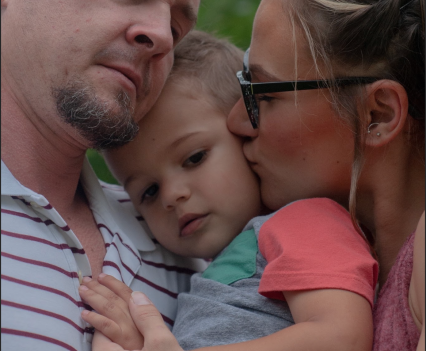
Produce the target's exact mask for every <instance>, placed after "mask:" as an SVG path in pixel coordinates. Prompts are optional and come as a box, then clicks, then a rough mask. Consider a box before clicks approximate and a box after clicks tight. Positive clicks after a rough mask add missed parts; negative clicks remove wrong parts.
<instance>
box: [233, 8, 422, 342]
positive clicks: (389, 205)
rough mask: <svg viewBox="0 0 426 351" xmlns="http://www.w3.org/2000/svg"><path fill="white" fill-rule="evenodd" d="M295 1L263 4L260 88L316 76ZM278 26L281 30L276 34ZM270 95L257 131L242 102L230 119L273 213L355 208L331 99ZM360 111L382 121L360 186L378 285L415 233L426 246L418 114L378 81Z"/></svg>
mask: <svg viewBox="0 0 426 351" xmlns="http://www.w3.org/2000/svg"><path fill="white" fill-rule="evenodd" d="M288 3H289V1H280V0H269V1H262V2H261V4H260V7H259V9H258V12H257V15H256V19H255V22H254V27H253V36H252V42H251V49H250V60H249V63H250V71H251V74H252V77H253V82H265V81H271V80H272V81H273V80H277V81H279V80H293V79H294V77H295V75H296V74H295V72H296V71H297V78H298V79H312V78H315V69H314V65H313V61H312V59H311V58H310V56H309V54H308V52H309V51H308V50H307V47H306V41H305V39H304V38H303V36H301V33H300V31H299V29H298V28H295V35H296V42H297V50H298V51H297V70H296V67H295V64H294V61H295V52H294V50H295V49H294V45H293V41H292V32H293V27H292V26H291V24H290V21H289V19H288V17H287V16H286V15H285V14H283V11H285V8H286V4H288ZM283 5H284V6H283ZM273 23H276V26H274V25H271V24H273ZM277 26H279V27H280V28H283V30H279V31H276V30H274V29H273V28H275V27H277ZM277 43H280V45H277ZM281 43H282V44H283V45H281ZM265 53H269V55H266V54H265ZM265 71H266V73H268V74H265ZM271 75H272V77H271ZM318 94H323V96H322V97H321V96H319V95H318ZM267 96H268V97H270V98H272V100H271V101H270V102H267V101H262V102H260V117H259V119H260V126H259V129H256V130H255V129H252V128H251V126H250V123H249V120H248V116H247V112H246V111H245V107H244V104H243V102H242V100H240V101H239V102H238V103H237V104H236V105H235V107H234V109H233V110H232V111H231V113H230V115H229V119H228V127H229V129H230V130H231V131H232V132H234V133H236V134H237V135H241V136H243V137H246V138H247V139H246V140H247V141H246V143H245V145H244V153H245V155H246V157H247V159H248V160H249V161H250V162H251V165H252V169H253V170H254V171H255V172H256V173H257V174H258V175H259V178H260V182H261V194H262V199H263V201H264V202H265V204H266V205H267V206H268V207H270V208H272V209H274V208H277V207H280V206H282V205H283V204H285V203H288V202H289V201H292V200H294V199H295V198H304V197H313V196H318V195H320V196H326V197H329V198H332V199H334V200H336V201H337V202H340V203H341V204H342V205H344V206H348V204H347V199H348V198H349V190H350V183H349V180H350V168H351V165H352V162H353V154H354V151H353V136H352V135H351V133H350V132H346V131H345V127H344V124H343V123H342V122H340V121H339V116H336V115H335V114H334V113H333V111H332V110H331V105H330V103H329V102H328V101H327V100H329V99H327V92H326V91H325V92H324V91H322V92H320V90H318V91H310V92H302V91H300V92H298V93H297V104H298V107H296V106H295V104H294V102H295V97H294V94H293V93H282V94H267ZM290 101H291V103H292V105H290ZM360 110H362V112H361V111H360V116H359V118H362V119H364V120H365V122H366V125H370V124H371V123H377V124H376V125H374V126H373V127H372V128H371V130H372V133H370V134H368V135H367V137H366V138H365V145H364V146H365V150H364V155H365V164H364V167H363V170H362V173H361V176H360V179H359V182H358V186H357V205H356V215H357V218H358V219H359V220H360V222H361V223H363V224H364V225H365V227H366V228H368V229H369V230H370V231H371V232H372V233H373V234H374V236H375V239H376V246H375V250H376V252H377V254H378V258H379V264H380V274H379V286H380V287H381V286H383V284H384V283H385V281H386V279H387V276H388V274H389V271H390V269H391V268H392V266H393V264H394V262H395V259H396V256H397V254H398V252H399V250H400V248H401V247H402V245H403V244H404V242H405V240H406V238H407V237H408V235H410V234H411V233H413V232H414V231H416V242H417V241H420V242H422V241H424V224H423V225H422V223H424V222H423V221H424V220H423V219H420V222H419V218H420V217H421V216H422V213H424V203H425V198H424V194H425V184H424V178H425V174H424V160H423V159H422V158H421V157H419V156H418V155H419V153H418V150H417V149H416V148H415V147H414V146H412V145H411V144H410V143H409V142H407V139H406V138H407V137H406V136H407V135H408V133H409V119H410V118H411V117H410V116H409V115H408V97H407V93H406V91H405V89H404V88H403V87H402V86H401V85H400V84H398V83H397V82H394V81H389V80H380V81H378V82H375V83H373V84H369V85H367V86H366V106H365V109H360ZM377 133H380V136H377ZM296 141H297V142H296ZM280 184H286V186H285V187H283V186H281V187H280ZM288 184H297V185H298V186H294V187H293V186H292V187H289V186H288ZM289 188H290V189H291V190H290V191H291V192H290V193H289V192H288V191H289V190H288V189H289ZM279 189H281V190H279ZM274 190H275V193H274ZM416 228H417V229H416ZM418 228H420V229H418ZM417 236H419V238H418V237H417ZM419 247H420V248H421V249H417V250H416V252H415V257H416V258H415V260H414V269H413V276H412V281H411V284H410V293H409V301H410V306H412V309H411V311H412V315H413V318H414V320H415V321H416V323H417V326H418V327H419V330H421V331H422V336H421V338H420V341H419V346H418V350H421V349H424V295H425V293H424V284H423V283H422V282H424V263H422V262H424V255H425V251H424V245H421V244H420V245H419ZM419 272H420V273H419Z"/></svg>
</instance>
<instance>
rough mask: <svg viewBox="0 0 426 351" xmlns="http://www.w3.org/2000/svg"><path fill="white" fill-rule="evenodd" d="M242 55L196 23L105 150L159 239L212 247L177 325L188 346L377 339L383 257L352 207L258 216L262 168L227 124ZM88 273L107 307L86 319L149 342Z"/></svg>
mask: <svg viewBox="0 0 426 351" xmlns="http://www.w3.org/2000/svg"><path fill="white" fill-rule="evenodd" d="M242 56H243V54H242V52H241V51H240V50H238V49H237V48H235V47H234V46H233V45H231V44H230V43H228V42H226V41H224V40H219V39H216V38H214V37H212V36H210V35H208V34H206V33H202V32H197V31H194V32H192V33H190V34H189V35H188V36H187V37H186V38H185V39H184V40H183V41H182V43H180V44H179V45H178V47H177V48H176V54H175V64H174V68H173V71H172V74H171V76H170V78H169V79H168V81H167V83H166V86H165V88H164V90H163V91H162V94H161V96H160V98H159V100H158V101H157V103H156V104H155V106H154V107H153V109H152V110H151V111H150V113H149V114H148V115H147V116H146V117H144V119H143V120H142V121H141V122H140V132H139V134H138V136H137V137H136V139H135V140H134V141H133V142H131V143H129V144H128V145H126V146H124V147H122V148H120V149H119V150H116V151H113V152H109V153H108V154H107V155H106V159H107V162H108V164H109V166H110V168H111V169H112V171H113V173H114V175H115V176H116V178H117V179H118V180H119V181H120V182H121V183H122V184H123V185H124V187H125V189H126V190H127V192H128V193H129V194H130V197H131V199H132V202H133V204H134V205H135V207H136V208H137V210H138V211H139V212H140V213H141V215H142V216H143V218H144V219H145V221H146V223H147V224H148V227H149V229H150V230H151V232H152V234H153V236H154V237H155V239H157V240H158V242H160V243H161V244H162V245H163V246H165V247H166V248H167V249H169V250H170V251H173V252H175V253H177V254H180V255H184V256H191V257H201V258H214V260H213V262H212V263H211V264H210V266H209V267H208V268H207V269H206V270H205V271H204V272H203V273H202V274H195V275H194V276H193V277H192V280H191V291H190V292H189V293H187V294H181V295H179V297H178V306H179V307H178V314H177V318H176V320H175V323H174V326H173V334H174V335H175V337H176V338H177V340H178V342H179V344H180V345H181V347H182V348H183V349H184V350H192V349H195V348H200V347H206V346H213V345H227V344H233V343H240V342H245V343H244V344H241V345H243V347H242V348H241V349H244V350H256V351H258V350H259V349H260V348H259V346H261V349H262V350H277V349H278V348H279V349H281V348H282V349H289V350H298V349H300V350H303V349H305V348H304V340H306V339H308V338H311V339H312V338H314V340H318V342H317V344H318V348H317V349H318V350H346V349H350V350H371V344H372V332H373V327H372V316H371V306H372V304H373V296H374V288H375V285H376V280H377V264H376V262H375V260H374V259H373V258H372V257H371V255H370V252H369V248H368V245H367V244H366V242H365V241H364V239H363V238H362V237H361V236H360V235H359V234H358V233H357V232H356V230H355V229H354V227H353V225H352V222H351V219H350V216H349V214H348V212H347V211H346V210H345V209H344V208H343V207H341V206H340V205H338V204H337V203H335V202H333V201H331V200H329V199H308V200H299V201H296V202H294V203H291V204H289V205H287V206H285V207H283V208H281V209H280V210H278V211H276V212H275V213H272V214H269V215H267V216H259V214H261V212H262V205H261V201H260V195H259V185H258V182H257V178H256V176H255V175H254V174H253V172H252V171H251V169H250V167H249V165H248V164H247V161H246V159H245V158H244V155H243V152H242V142H241V140H240V139H239V138H238V137H236V136H235V135H233V134H231V133H230V132H229V131H228V129H227V126H226V118H227V114H228V113H229V111H230V110H231V108H232V106H233V105H234V104H235V103H236V101H237V100H238V99H239V97H240V91H239V86H238V82H237V80H236V79H235V73H234V72H235V71H237V70H238V69H239V68H240V67H241V65H242ZM282 117H283V118H285V116H282ZM256 216H257V217H256ZM247 222H248V224H247ZM84 285H85V286H87V287H88V288H89V289H86V290H82V291H81V296H82V298H83V299H84V300H85V301H86V302H87V303H88V304H90V305H91V306H92V307H93V308H94V309H95V310H97V311H98V312H99V313H100V314H101V315H102V314H103V315H104V316H100V315H99V314H96V313H93V312H88V313H87V312H85V313H84V314H83V319H84V320H86V321H87V322H89V323H91V324H92V325H94V327H95V328H98V329H99V330H101V331H102V332H103V333H104V334H105V335H106V336H107V337H109V338H110V339H111V340H112V341H113V342H115V343H118V344H120V345H121V346H122V347H124V348H126V349H136V348H138V347H139V348H142V346H143V345H142V343H143V338H140V336H138V335H137V330H136V328H134V327H131V326H130V327H128V326H127V325H128V324H132V321H131V320H130V318H129V317H128V316H129V314H128V313H127V312H126V311H125V310H126V308H127V307H126V306H127V301H123V299H121V298H119V297H117V296H115V294H112V295H111V296H115V297H114V298H113V300H112V301H110V303H111V304H112V305H115V306H118V308H115V309H114V308H113V309H112V310H111V309H108V310H105V307H104V306H105V304H104V303H103V302H104V298H105V296H106V294H105V291H108V294H109V290H108V289H107V288H106V287H105V286H103V285H101V286H100V285H99V284H98V283H97V282H95V281H86V282H84ZM122 287H123V289H128V288H127V287H125V286H124V284H122ZM105 289H107V290H105ZM101 301H103V302H102V303H101ZM120 306H121V307H120ZM123 306H124V307H123ZM114 311H115V312H114ZM123 311H124V312H123ZM126 313H127V317H126V318H127V319H126V318H125V317H123V315H125V314H126ZM106 325H108V328H106V327H105V326H106ZM123 330H131V332H130V333H129V334H128V335H126V336H124V335H123V332H122V331H123ZM133 332H134V333H135V334H136V336H132V335H133V334H132V333H133ZM258 338H262V339H261V340H259V339H258ZM254 339H257V340H254ZM134 340H136V341H137V342H136V343H132V341H134ZM249 340H251V341H249ZM234 346H235V345H228V346H221V347H218V349H222V348H224V349H225V350H227V349H229V350H234V349H233V347H234ZM94 350H96V345H94ZM209 350H210V348H209ZM212 350H216V348H212ZM238 350H240V349H239V348H238Z"/></svg>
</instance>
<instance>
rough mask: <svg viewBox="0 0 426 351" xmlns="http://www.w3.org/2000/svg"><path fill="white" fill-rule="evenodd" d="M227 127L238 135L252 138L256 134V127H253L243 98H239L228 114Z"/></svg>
mask: <svg viewBox="0 0 426 351" xmlns="http://www.w3.org/2000/svg"><path fill="white" fill-rule="evenodd" d="M227 125H228V129H229V130H230V131H231V132H232V133H234V134H236V135H239V136H242V137H251V138H254V137H256V136H257V129H253V126H252V125H251V122H250V119H249V117H248V115H247V110H246V107H245V105H244V101H243V98H240V99H239V100H238V101H237V103H236V104H235V106H234V107H233V108H232V110H231V112H230V113H229V115H228V121H227Z"/></svg>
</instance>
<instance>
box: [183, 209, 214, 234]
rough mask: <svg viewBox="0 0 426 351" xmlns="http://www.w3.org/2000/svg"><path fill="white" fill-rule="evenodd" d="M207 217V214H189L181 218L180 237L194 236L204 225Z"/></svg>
mask: <svg viewBox="0 0 426 351" xmlns="http://www.w3.org/2000/svg"><path fill="white" fill-rule="evenodd" d="M206 217H207V215H206V214H205V215H203V214H196V213H188V214H186V215H184V216H182V217H181V218H179V229H180V236H181V237H186V236H190V235H192V234H193V233H194V232H195V231H196V230H197V229H198V228H199V227H200V226H201V225H202V223H203V222H204V219H205V218H206Z"/></svg>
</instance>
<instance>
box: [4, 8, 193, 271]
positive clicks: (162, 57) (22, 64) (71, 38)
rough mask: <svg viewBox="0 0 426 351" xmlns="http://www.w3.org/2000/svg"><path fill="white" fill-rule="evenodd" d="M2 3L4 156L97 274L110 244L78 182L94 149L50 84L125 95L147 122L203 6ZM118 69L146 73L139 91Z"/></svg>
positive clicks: (105, 96) (103, 96) (109, 96)
mask: <svg viewBox="0 0 426 351" xmlns="http://www.w3.org/2000/svg"><path fill="white" fill-rule="evenodd" d="M1 5H2V13H1V15H2V21H1V25H2V50H1V58H2V59H1V73H2V74H1V85H2V93H1V94H2V95H1V97H2V104H1V107H2V116H3V117H2V119H1V127H2V160H3V161H4V162H5V164H6V165H7V167H8V168H9V170H10V171H11V172H12V173H13V174H14V176H15V177H16V178H17V179H18V181H19V182H20V183H22V184H23V185H25V186H26V187H28V188H30V189H32V190H34V191H36V192H39V193H42V194H43V195H44V196H45V197H46V198H47V199H49V202H50V203H51V204H52V205H53V206H54V207H55V208H56V209H57V210H58V212H59V213H60V214H61V216H62V217H63V218H64V219H65V220H66V221H67V223H68V225H69V227H70V228H71V229H72V230H73V231H74V233H75V234H76V235H77V237H78V238H79V240H80V242H81V243H82V245H83V247H84V248H87V250H86V253H87V255H88V257H89V261H90V264H91V267H92V273H93V276H94V277H96V276H97V275H98V274H99V272H101V269H102V262H103V256H104V254H105V251H104V244H103V239H102V236H101V235H100V232H99V231H98V229H97V227H96V223H95V221H94V220H93V216H92V212H91V210H90V208H89V206H88V202H87V199H86V196H85V194H84V190H83V187H82V186H81V185H80V184H79V178H80V173H81V169H82V165H83V161H84V158H85V152H86V150H87V148H88V147H89V146H90V143H89V142H88V141H87V140H85V139H84V138H83V137H82V136H81V135H80V134H79V133H77V132H76V130H74V129H73V127H71V126H70V125H67V124H64V123H63V122H62V120H61V119H60V118H59V116H58V114H57V111H56V106H55V102H54V100H53V97H52V94H51V92H52V88H54V87H56V86H62V85H66V84H67V83H69V82H70V81H73V80H78V81H82V82H84V83H86V84H88V85H90V86H92V87H93V89H94V91H95V93H96V95H97V96H98V98H99V99H100V100H101V101H103V102H104V103H105V104H107V105H108V106H109V107H110V108H112V109H114V108H116V101H115V96H116V94H117V91H120V90H122V91H125V92H127V93H128V95H129V96H130V104H131V107H132V110H134V111H135V112H137V113H136V114H135V116H138V117H135V120H138V119H140V118H142V117H143V115H144V114H145V113H146V111H147V110H149V108H150V107H151V106H152V105H153V103H154V102H155V100H156V99H157V97H158V95H159V93H160V90H161V88H162V86H163V84H164V81H165V79H166V77H167V75H168V73H169V71H170V68H171V65H172V61H173V53H172V49H173V47H174V46H175V45H176V43H177V42H178V41H179V40H180V38H182V37H183V36H184V35H185V34H186V33H187V32H188V31H189V30H190V29H191V28H192V27H193V25H194V24H195V15H196V13H197V10H198V6H199V0H161V1H154V0H150V1H144V2H132V1H125V2H123V1H115V0H96V1H90V2H87V1H84V0H77V1H47V0H42V1H35V2H34V1H33V2H28V1H22V0H2V2H1ZM189 9H190V13H191V14H190V15H189ZM23 24H25V26H23ZM172 27H173V32H174V33H175V35H173V34H172ZM176 33H177V34H176ZM147 38H148V39H149V40H147ZM114 65H119V66H125V67H127V68H129V69H131V70H133V71H135V72H140V74H141V84H140V87H138V89H136V87H135V85H134V84H133V83H132V82H131V81H130V80H129V79H128V78H126V76H125V75H123V74H122V73H120V72H119V71H117V70H114V69H111V68H108V67H109V66H114ZM107 66H108V67H107ZM17 135H25V138H17V137H16V136H17ZM89 247H90V248H92V249H89Z"/></svg>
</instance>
